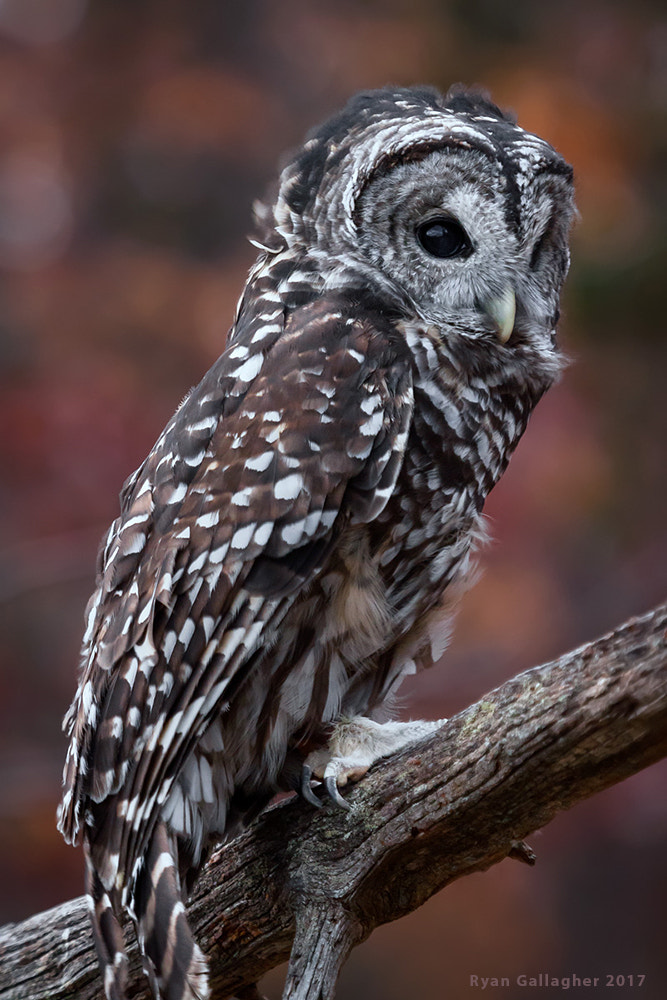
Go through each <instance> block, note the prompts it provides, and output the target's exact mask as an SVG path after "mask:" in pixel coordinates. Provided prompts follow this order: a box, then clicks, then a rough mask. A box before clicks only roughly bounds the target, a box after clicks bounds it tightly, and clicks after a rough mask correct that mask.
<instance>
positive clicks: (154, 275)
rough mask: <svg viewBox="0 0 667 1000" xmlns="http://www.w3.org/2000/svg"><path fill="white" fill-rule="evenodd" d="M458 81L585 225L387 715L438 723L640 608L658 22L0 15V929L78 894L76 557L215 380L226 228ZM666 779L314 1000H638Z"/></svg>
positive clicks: (604, 14)
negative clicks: (280, 167)
mask: <svg viewBox="0 0 667 1000" xmlns="http://www.w3.org/2000/svg"><path fill="white" fill-rule="evenodd" d="M459 80H462V81H464V82H467V83H479V84H482V85H483V86H485V87H486V88H488V89H489V90H490V91H491V93H492V95H493V97H494V98H495V100H496V101H497V102H498V103H500V104H502V105H505V106H509V107H512V108H514V109H515V110H516V111H517V113H518V116H519V121H520V122H521V123H522V124H523V125H525V126H527V127H528V128H530V129H533V130H535V131H537V132H538V133H540V134H542V135H544V136H545V137H546V138H548V139H549V140H550V141H552V142H553V143H554V145H556V146H557V147H558V148H559V149H560V150H561V152H562V153H563V154H564V155H565V156H566V157H567V158H568V159H569V160H570V162H572V163H573V164H574V167H575V173H576V178H577V185H578V205H579V210H580V213H581V218H580V221H579V223H578V225H577V228H576V231H575V233H574V247H573V266H572V272H571V277H570V279H569V281H568V286H567V292H566V296H565V302H564V310H563V313H564V319H563V323H562V340H563V343H564V347H565V350H566V351H567V353H568V354H569V356H570V358H571V359H572V365H571V366H570V368H569V369H568V371H567V373H566V375H565V377H564V379H563V381H562V382H561V384H560V385H559V386H558V387H557V388H556V389H554V390H553V391H552V392H551V394H550V395H549V396H548V397H547V398H546V399H545V400H544V401H543V402H542V403H541V404H540V407H539V408H538V411H537V413H536V415H535V417H534V419H533V422H532V424H531V427H530V428H529V431H528V433H527V435H526V437H525V439H524V441H523V442H522V445H521V446H520V448H519V450H518V452H517V454H516V456H515V458H514V459H513V462H512V464H511V466H510V469H509V472H508V473H507V475H506V477H505V478H504V480H503V481H502V482H501V484H500V485H499V486H498V488H497V489H496V491H495V492H494V494H492V497H491V498H490V501H489V504H488V508H487V512H488V515H489V519H490V522H491V524H490V526H491V530H492V534H493V536H494V539H495V541H494V542H493V543H492V544H491V546H490V547H489V548H488V550H487V551H486V553H485V555H484V560H483V562H484V567H485V572H484V575H483V577H482V579H481V580H480V582H479V583H478V584H477V586H476V587H475V588H474V589H473V590H472V591H471V592H470V593H469V594H468V595H467V597H466V599H465V601H464V603H463V607H462V611H461V614H460V617H459V621H458V626H457V632H456V636H455V639H454V641H453V643H452V646H451V648H450V650H449V652H448V653H447V654H446V656H445V658H444V662H443V664H442V665H441V667H439V668H438V669H437V670H434V671H431V672H429V673H428V674H425V675H422V676H421V677H419V678H417V679H416V681H415V683H414V684H413V685H412V687H410V688H407V687H406V690H405V698H404V701H405V714H406V715H408V714H410V713H411V714H412V715H415V716H416V715H419V714H425V715H429V716H433V717H434V716H437V715H438V714H443V713H444V714H451V713H453V712H454V711H456V710H457V709H458V708H460V707H462V706H463V705H464V704H466V703H467V702H469V701H470V700H472V699H474V698H475V697H478V696H480V695H481V694H482V693H483V692H484V690H486V689H488V687H489V686H492V685H493V684H495V683H497V682H499V681H500V680H501V679H503V678H504V677H507V676H509V675H510V674H512V673H514V672H516V671H517V670H519V669H521V668H525V667H528V666H530V665H532V664H534V663H536V662H538V661H541V660H544V659H547V658H549V657H551V656H554V655H556V654H557V653H559V652H562V651H564V650H565V649H567V648H568V647H570V646H572V645H574V644H576V643H578V642H581V641H584V640H585V639H587V638H592V637H593V636H594V635H596V634H598V633H599V632H601V631H603V630H605V629H607V628H610V627H611V626H613V625H614V624H616V623H617V622H620V621H621V620H622V619H624V618H625V617H627V616H629V615H630V614H633V613H638V612H641V611H643V610H646V609H647V608H648V607H649V606H650V605H651V604H653V603H655V602H656V601H657V600H659V599H660V598H661V597H662V596H663V593H662V587H663V582H664V567H665V565H666V564H667V517H666V516H665V513H666V511H665V495H666V493H667V474H666V463H665V441H666V438H667V426H666V422H665V371H666V362H667V339H666V338H665V322H664V315H665V264H666V257H667V253H666V251H667V238H666V232H667V230H666V226H665V220H666V216H667V196H666V193H665V192H666V191H667V185H665V170H664V168H665V159H666V151H667V136H666V132H665V117H666V112H667V17H666V16H665V12H664V8H663V7H662V5H661V4H659V3H658V2H657V0H656V2H651V0H637V2H632V3H631V2H621V0H618V2H603V0H597V2H596V0H593V2H581V0H560V2H559V3H558V4H546V3H540V2H535V3H529V2H527V0H519V2H514V3H504V2H500V3H497V2H493V0H465V2H464V0H450V2H446V0H385V2H379V0H378V2H374V0H366V2H364V0H338V2H336V3H335V4H334V3H324V2H319V0H312V2H307V0H281V2H280V3H277V2H274V3H271V2H269V0H248V2H245V3H225V2H224V0H191V2H189V3H179V2H178V0H132V2H129V0H3V2H0V364H1V365H2V372H1V376H0V377H1V378H2V391H1V393H0V424H1V426H2V429H3V430H2V438H1V441H0V463H1V466H0V467H1V469H2V475H1V478H0V504H1V514H0V516H1V519H2V520H1V526H0V533H1V534H0V544H1V546H2V551H1V553H0V623H1V626H0V627H1V629H2V642H1V643H0V919H2V920H3V921H7V920H14V919H20V918H23V917H25V916H27V915H28V914H30V913H31V912H34V911H36V910H38V909H41V908H44V907H46V906H49V905H52V904H54V903H56V902H58V901H60V900H62V899H65V898H67V897H69V896H72V895H75V894H77V893H79V892H80V890H81V872H80V868H81V857H80V854H79V853H78V852H76V851H73V850H71V849H68V848H66V847H65V846H64V844H63V843H62V842H61V840H60V838H59V836H58V834H57V833H56V831H55V825H54V813H55V807H56V802H57V798H58V794H59V782H60V770H61V763H62V758H63V754H64V741H63V738H62V736H61V734H60V719H61V717H62V714H63V712H64V710H65V708H66V706H67V704H68V702H69V700H70V697H71V695H72V693H73V688H74V683H75V674H76V665H77V652H78V644H79V641H80V635H81V631H82V614H83V608H84V605H85V601H86V599H87V596H88V593H89V591H90V590H91V588H92V583H93V571H94V560H95V552H96V547H97V540H98V538H99V537H100V536H101V534H102V532H103V530H104V529H105V528H106V526H107V524H108V523H109V521H110V520H111V519H112V518H113V517H114V516H115V513H116V508H117V494H118V491H119V489H120V486H121V484H122V482H123V480H124V479H125V477H126V476H127V475H128V474H129V473H130V472H131V471H132V469H133V468H134V467H135V466H136V465H137V464H138V463H139V462H140V461H141V460H142V458H143V457H144V455H145V454H146V452H147V450H148V449H149V447H150V446H151V444H152V443H153V441H154V439H155V438H156V437H157V435H158V433H159V432H160V430H161V428H162V426H163V424H164V422H165V421H166V419H167V418H168V417H169V415H170V414H171V412H172V410H173V409H174V407H175V406H176V404H177V403H178V401H179V400H180V398H181V397H182V396H183V394H184V393H185V392H186V391H187V389H188V388H189V387H190V385H191V384H193V383H194V382H196V381H198V379H199V378H200V376H201V375H202V374H203V372H204V371H205V370H206V368H207V367H208V366H209V365H210V364H211V363H212V361H213V360H214V359H215V358H216V357H217V355H218V354H219V353H220V350H221V348H222V346H223V344H224V339H225V334H226V330H227V327H228V325H229V323H230V319H231V316H232V313H233V309H234V305H235V302H236V299H237V297H238V294H239V291H240V288H241V286H242V283H243V280H244V276H245V273H246V271H247V268H248V266H249V265H250V263H251V262H252V260H253V257H254V252H253V250H252V248H251V247H250V246H249V244H248V243H247V242H246V241H245V239H244V236H245V234H246V233H247V232H248V231H249V228H250V221H249V220H250V206H251V203H252V200H253V199H254V198H255V197H256V196H257V195H260V194H261V193H262V191H263V189H264V187H265V185H266V184H267V182H268V181H269V180H270V178H271V177H272V175H273V173H274V171H275V164H276V162H277V160H278V158H279V156H280V154H281V153H282V152H283V151H284V150H285V149H287V148H289V147H290V146H293V145H295V144H296V143H297V142H299V141H300V139H301V137H302V136H303V134H304V132H305V131H306V130H307V129H308V128H310V127H311V126H312V125H313V124H315V123H316V122H317V121H319V120H321V119H322V118H323V117H325V116H326V115H327V114H329V113H330V112H332V111H333V110H335V109H336V108H337V107H338V106H339V105H340V104H341V103H342V102H343V101H344V100H345V99H346V98H347V97H348V96H349V95H350V94H351V93H352V92H354V91H355V90H356V89H359V88H362V87H371V86H379V85H382V84H384V83H388V82H394V83H401V84H410V83H418V82H419V83H421V82H428V83H432V84H436V85H438V86H440V87H442V88H447V87H448V86H449V85H450V84H451V83H453V82H456V81H459ZM666 781H667V769H666V768H665V766H664V765H663V766H660V765H659V766H657V767H655V768H651V769H649V770H648V771H646V772H644V773H643V774H641V775H639V776H638V777H637V778H635V779H633V780H632V781H630V782H626V783H624V784H623V785H622V786H619V787H618V788H616V789H613V790H611V791H610V792H608V793H606V794H605V795H602V796H599V797H598V798H596V799H595V800H592V801H591V802H589V803H586V804H585V805H584V806H581V807H579V808H578V809H576V810H574V811H573V812H572V813H571V814H568V815H566V816H563V817H561V818H560V819H558V820H557V821H555V822H554V823H553V824H552V825H551V826H550V827H549V828H548V829H547V830H546V831H545V832H544V834H542V835H540V836H538V837H536V838H534V846H535V847H536V849H537V851H538V857H539V863H538V867H537V869H535V870H530V871H529V870H528V869H524V868H523V866H520V865H516V864H512V863H511V862H506V863H504V864H503V865H501V866H499V867H497V868H495V869H494V870H493V871H491V872H489V873H488V874H487V875H484V876H474V877H472V878H469V879H465V880H463V881H462V882H460V883H457V884H456V885H454V886H453V887H451V888H450V889H448V890H447V891H446V892H445V893H442V894H441V895H440V896H439V897H437V898H435V899H434V900H432V901H431V902H430V903H429V904H427V905H426V906H425V907H424V908H423V909H422V910H420V911H419V912H417V913H416V914H413V915H412V916H411V917H409V918H407V919H405V920H403V921H401V922H399V923H398V924H395V925H392V926H390V927H387V928H385V929H382V930H380V931H378V932H377V933H376V934H375V935H374V936H373V937H372V938H371V940H370V941H369V942H368V944H366V945H365V946H364V947H363V948H361V949H359V950H358V952H357V953H356V954H355V956H354V957H353V959H352V961H351V962H350V964H349V966H348V968H347V969H346V971H345V973H344V976H343V980H342V985H341V992H340V995H341V997H349V998H354V997H357V996H359V997H361V996H363V997H364V998H366V1000H375V998H378V1000H379V998H383V1000H393V998H399V997H401V998H402V997H405V996H424V997H432V996H433V997H437V996H444V995H445V992H446V995H447V996H448V997H449V998H450V1000H456V998H458V997H464V996H468V994H469V993H470V992H473V990H471V987H470V975H471V974H477V975H480V976H482V975H483V976H502V975H508V976H512V977H514V976H516V975H517V974H519V973H527V974H536V973H537V972H540V971H541V972H545V971H548V972H550V973H552V974H553V975H561V976H562V975H566V974H570V973H572V972H576V973H577V974H579V975H582V976H583V975H598V976H604V975H605V974H607V973H610V974H626V975H627V974H632V973H634V974H635V975H638V974H642V973H643V974H644V975H646V976H647V980H646V982H645V985H644V986H643V987H642V992H641V995H642V996H643V997H644V998H658V997H663V996H665V995H667V959H666V957H665V948H664V942H665V940H666V939H667V936H666V930H667V928H666V926H665V911H664V898H665V894H666V890H667V864H666V861H665V858H666V857H667V795H665V784H666ZM512 981H513V980H512ZM266 988H267V989H268V990H269V991H270V992H271V991H273V993H272V995H274V994H275V991H276V989H277V986H276V984H275V982H274V981H273V980H270V981H269V983H268V986H267V987H266ZM626 989H627V988H626ZM626 989H624V988H623V987H615V995H619V994H620V995H626ZM550 992H551V991H550V990H544V989H543V990H540V996H541V997H542V996H545V995H547V996H548V995H549V994H550ZM555 992H559V991H555ZM612 992H614V991H612ZM632 992H633V995H634V992H636V991H632ZM505 995H514V994H513V993H508V992H507V991H505ZM627 995H629V992H628V993H627Z"/></svg>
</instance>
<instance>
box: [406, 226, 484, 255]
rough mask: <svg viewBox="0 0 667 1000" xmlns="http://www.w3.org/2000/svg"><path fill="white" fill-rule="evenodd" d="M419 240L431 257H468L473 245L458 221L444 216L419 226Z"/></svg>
mask: <svg viewBox="0 0 667 1000" xmlns="http://www.w3.org/2000/svg"><path fill="white" fill-rule="evenodd" d="M416 233H417V239H418V240H419V242H420V244H421V246H422V247H423V248H424V250H425V251H426V253H428V254H430V255H431V257H467V256H468V254H470V253H472V244H471V242H470V240H469V239H468V234H467V233H466V231H465V229H464V228H463V226H462V225H461V224H460V223H458V222H457V221H456V219H448V218H446V217H444V216H442V217H440V216H439V217H438V218H435V219H429V220H428V221H427V222H422V223H421V225H419V226H417V231H416Z"/></svg>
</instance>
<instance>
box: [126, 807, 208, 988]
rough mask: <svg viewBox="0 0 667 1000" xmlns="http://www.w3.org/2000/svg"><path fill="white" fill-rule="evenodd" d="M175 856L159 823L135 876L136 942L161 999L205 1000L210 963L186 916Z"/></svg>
mask: <svg viewBox="0 0 667 1000" xmlns="http://www.w3.org/2000/svg"><path fill="white" fill-rule="evenodd" d="M176 858H177V849H176V844H175V842H174V840H173V838H171V837H170V836H169V834H168V833H167V829H166V827H165V825H164V823H158V824H157V826H156V828H155V832H154V834H153V838H152V840H151V844H150V847H149V849H148V852H147V854H146V859H145V863H144V866H143V868H142V870H141V873H140V875H139V877H138V880H137V888H136V895H135V907H134V909H135V914H136V921H137V933H138V937H139V945H140V947H141V950H142V952H143V954H144V955H145V956H146V958H147V959H148V960H149V962H150V966H151V968H150V969H149V970H147V971H148V974H149V978H150V979H152V980H153V982H155V981H157V985H158V987H159V991H160V992H159V995H160V997H162V998H163V1000H208V997H209V996H210V992H209V986H208V965H207V962H206V958H205V957H204V954H203V952H202V951H201V949H200V948H199V946H198V945H197V943H196V942H195V940H194V938H193V936H192V931H191V930H190V927H189V924H188V921H187V918H186V915H185V906H184V904H183V899H182V895H181V883H180V878H179V873H178V866H177V862H176Z"/></svg>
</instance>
